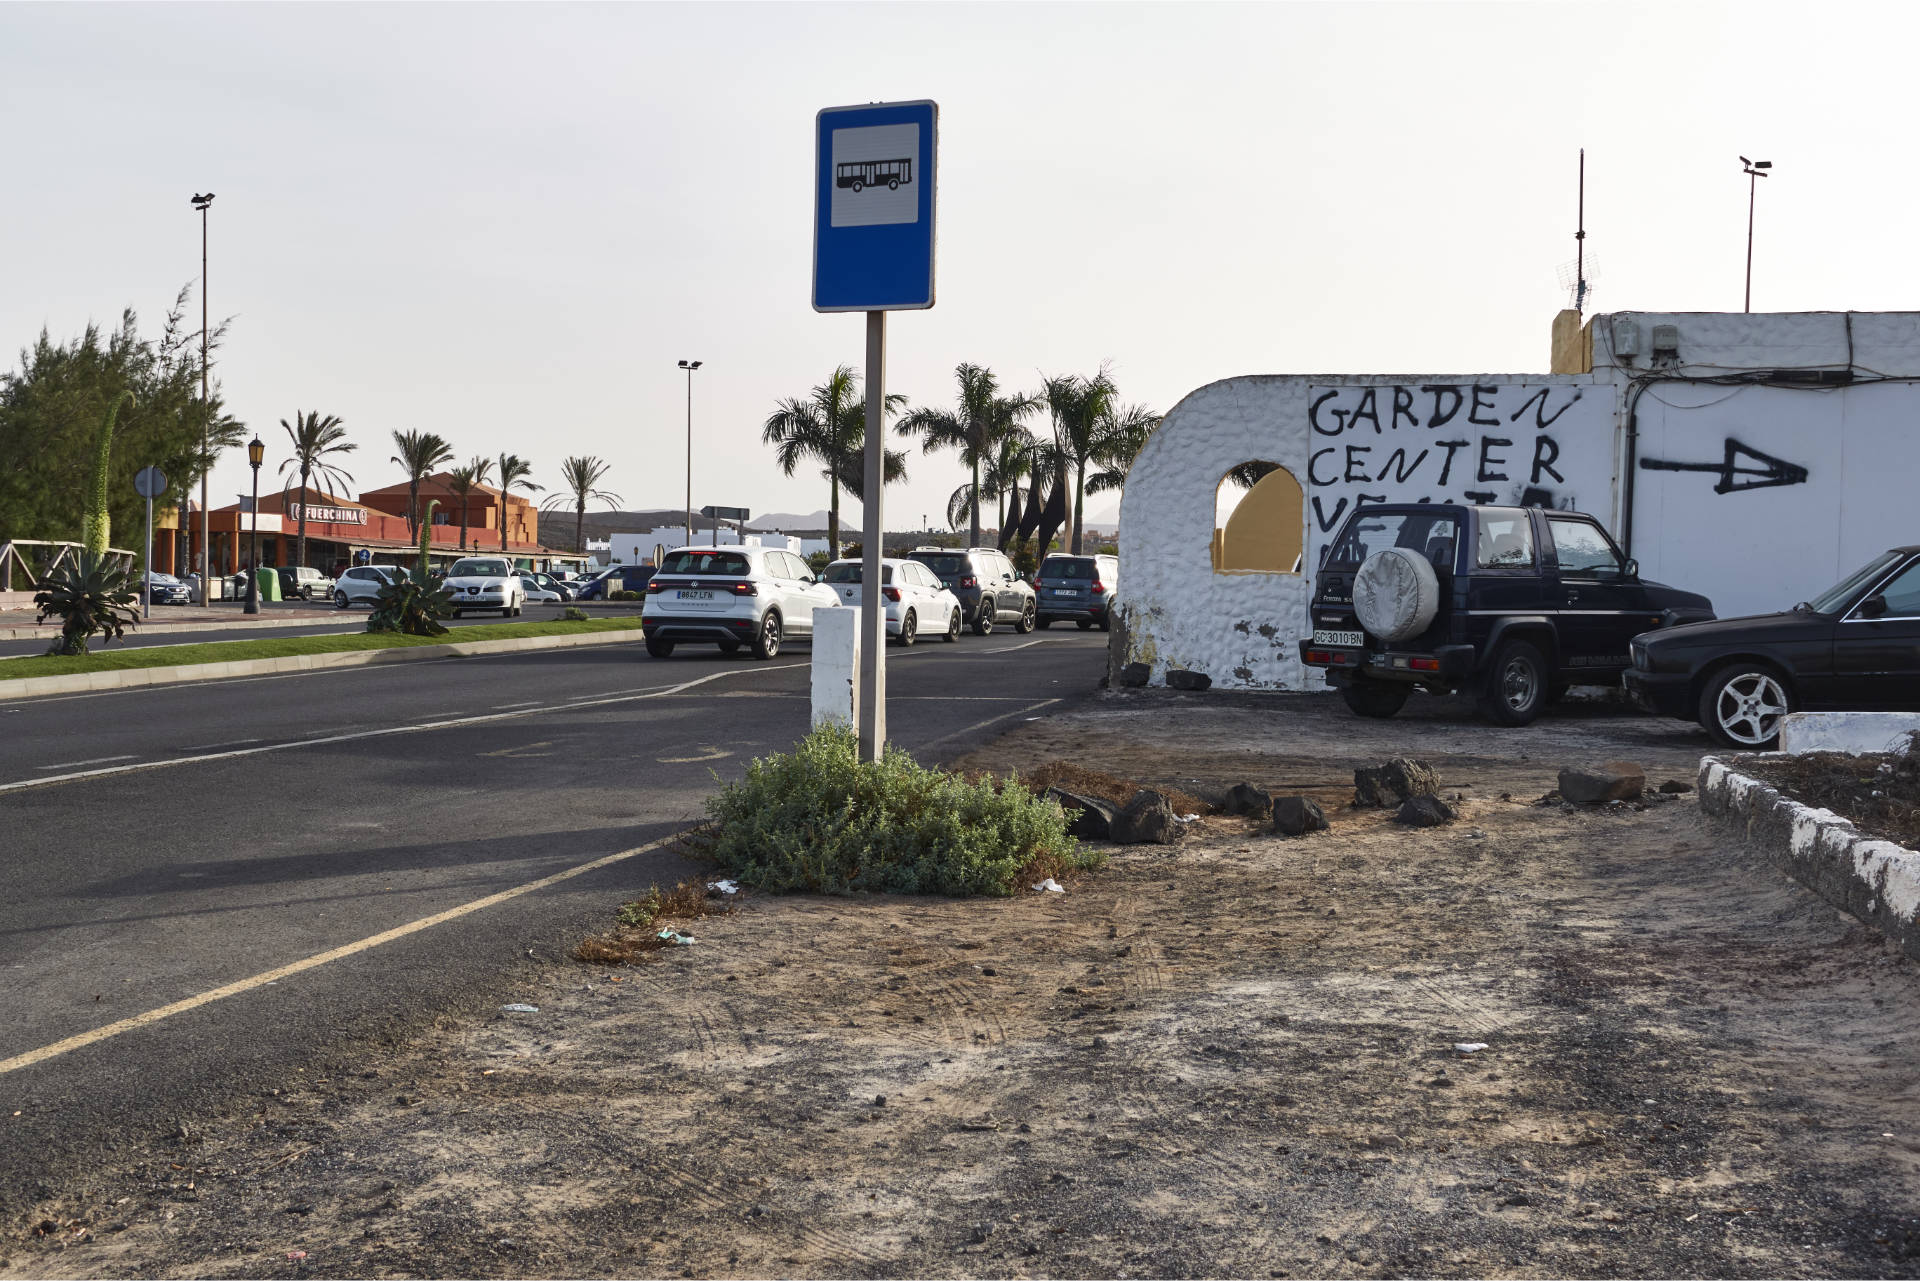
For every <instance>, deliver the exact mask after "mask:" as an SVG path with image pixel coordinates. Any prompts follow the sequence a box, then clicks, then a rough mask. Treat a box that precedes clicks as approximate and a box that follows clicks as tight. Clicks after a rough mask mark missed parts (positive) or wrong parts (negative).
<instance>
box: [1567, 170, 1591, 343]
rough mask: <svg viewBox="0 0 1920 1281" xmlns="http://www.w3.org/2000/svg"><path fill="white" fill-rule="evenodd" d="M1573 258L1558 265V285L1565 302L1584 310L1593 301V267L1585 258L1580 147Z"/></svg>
mask: <svg viewBox="0 0 1920 1281" xmlns="http://www.w3.org/2000/svg"><path fill="white" fill-rule="evenodd" d="M1573 246H1574V259H1573V261H1572V262H1570V263H1562V264H1561V266H1560V287H1561V288H1562V289H1564V290H1566V291H1567V304H1568V305H1569V306H1571V307H1572V308H1573V309H1574V310H1575V311H1578V312H1583V313H1584V312H1585V311H1586V309H1587V304H1588V303H1589V302H1591V301H1593V267H1594V264H1593V263H1592V262H1590V261H1588V259H1587V149H1586V148H1585V147H1582V148H1580V204H1579V225H1578V227H1577V228H1576V229H1575V231H1574V233H1573Z"/></svg>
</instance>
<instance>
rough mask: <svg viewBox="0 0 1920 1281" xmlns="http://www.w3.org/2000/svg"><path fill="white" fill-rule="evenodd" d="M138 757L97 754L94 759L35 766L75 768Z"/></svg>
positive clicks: (43, 780) (38, 780) (42, 780)
mask: <svg viewBox="0 0 1920 1281" xmlns="http://www.w3.org/2000/svg"><path fill="white" fill-rule="evenodd" d="M137 759H139V758H138V757H135V756H131V755H127V756H96V757H94V758H93V759H92V760H90V761H62V762H60V764H58V765H36V766H34V768H35V769H72V768H73V767H74V766H76V765H105V764H106V763H107V762H108V761H131V760H137ZM102 772H104V771H102ZM34 781H35V782H50V781H51V780H49V779H36V780H34Z"/></svg>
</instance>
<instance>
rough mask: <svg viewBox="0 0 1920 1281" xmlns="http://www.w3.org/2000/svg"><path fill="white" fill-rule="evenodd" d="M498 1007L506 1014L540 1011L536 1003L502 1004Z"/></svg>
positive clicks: (535, 1012) (536, 1012)
mask: <svg viewBox="0 0 1920 1281" xmlns="http://www.w3.org/2000/svg"><path fill="white" fill-rule="evenodd" d="M500 1008H501V1009H502V1010H505V1011H506V1012H507V1013H508V1014H538V1013H539V1012H540V1007H539V1006H537V1005H503V1006H501V1007H500Z"/></svg>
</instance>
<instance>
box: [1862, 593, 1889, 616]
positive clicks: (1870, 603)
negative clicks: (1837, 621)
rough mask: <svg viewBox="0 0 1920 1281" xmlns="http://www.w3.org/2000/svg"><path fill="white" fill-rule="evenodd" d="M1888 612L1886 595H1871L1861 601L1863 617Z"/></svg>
mask: <svg viewBox="0 0 1920 1281" xmlns="http://www.w3.org/2000/svg"><path fill="white" fill-rule="evenodd" d="M1886 612H1887V598H1886V597H1885V596H1878V595H1875V596H1869V597H1867V598H1866V599H1865V600H1863V601H1861V602H1860V617H1862V618H1878V617H1880V616H1881V615H1882V614H1884V613H1886Z"/></svg>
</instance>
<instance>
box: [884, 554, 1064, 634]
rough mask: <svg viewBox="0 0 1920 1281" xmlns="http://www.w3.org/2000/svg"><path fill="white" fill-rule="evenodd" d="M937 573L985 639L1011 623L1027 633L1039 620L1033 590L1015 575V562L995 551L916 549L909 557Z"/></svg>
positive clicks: (975, 632) (969, 621)
mask: <svg viewBox="0 0 1920 1281" xmlns="http://www.w3.org/2000/svg"><path fill="white" fill-rule="evenodd" d="M908 555H909V556H910V558H911V559H913V560H917V561H919V562H920V563H921V564H922V565H925V566H926V567H927V568H928V569H930V570H932V571H933V572H934V576H935V577H937V578H938V579H939V580H940V583H941V586H943V587H945V588H946V589H947V590H948V591H950V592H952V593H953V594H954V597H955V598H956V599H958V600H959V602H960V612H961V613H962V614H963V615H964V616H965V617H966V620H967V622H968V623H969V624H970V625H971V626H972V627H973V630H974V634H975V635H978V636H985V635H986V634H987V633H989V632H991V631H992V630H993V628H994V624H996V623H1012V624H1013V630H1014V631H1016V632H1021V633H1026V632H1030V631H1032V630H1033V628H1034V624H1035V623H1036V622H1037V621H1038V619H1039V617H1040V605H1039V598H1038V597H1037V596H1035V595H1034V591H1033V586H1032V584H1030V583H1027V582H1023V581H1022V580H1021V578H1020V576H1019V575H1018V574H1016V573H1015V572H1014V569H1013V562H1012V561H1010V560H1008V559H1007V557H1006V554H1005V553H1003V552H1001V551H1000V550H999V549H997V548H993V547H967V548H952V547H916V548H914V549H913V551H912V552H910V553H908Z"/></svg>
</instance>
